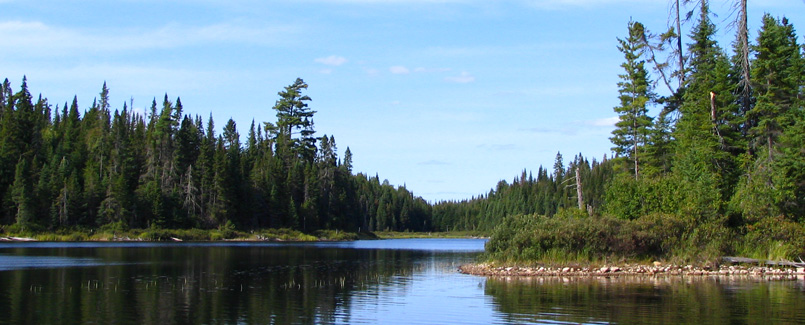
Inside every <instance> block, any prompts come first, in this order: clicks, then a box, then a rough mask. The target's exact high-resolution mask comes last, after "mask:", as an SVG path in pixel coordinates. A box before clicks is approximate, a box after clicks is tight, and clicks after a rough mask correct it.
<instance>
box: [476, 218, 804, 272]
mask: <svg viewBox="0 0 805 325" xmlns="http://www.w3.org/2000/svg"><path fill="white" fill-rule="evenodd" d="M722 256H744V257H750V258H756V259H761V260H797V259H798V258H799V257H801V256H805V227H804V226H803V225H802V224H799V223H797V222H793V221H790V220H787V219H785V218H768V220H766V221H764V222H759V223H755V224H752V225H751V226H743V227H730V226H728V225H727V220H725V219H719V218H713V219H711V220H707V221H702V220H694V219H692V218H686V217H680V216H677V215H671V214H652V215H648V216H644V217H639V218H636V219H631V220H629V219H618V218H613V217H607V216H594V217H588V216H587V215H586V213H583V212H580V211H579V210H575V209H573V210H565V211H561V212H560V213H559V214H557V215H555V216H553V217H544V216H535V215H524V216H511V217H508V218H506V219H505V220H504V221H503V222H502V223H501V224H500V225H498V226H497V227H496V228H495V230H494V231H493V233H492V236H491V240H490V241H489V243H487V246H486V261H487V262H489V263H493V264H496V265H537V264H539V265H606V264H611V263H617V264H620V263H644V264H649V263H652V262H653V261H663V262H667V263H678V264H694V265H705V264H717V263H718V261H719V260H720V258H721V257H722Z"/></svg>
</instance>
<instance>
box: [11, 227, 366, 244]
mask: <svg viewBox="0 0 805 325" xmlns="http://www.w3.org/2000/svg"><path fill="white" fill-rule="evenodd" d="M6 228H10V229H3V228H0V237H6V238H9V237H17V238H30V239H34V240H37V241H220V240H230V241H344V240H358V239H377V238H378V237H377V236H376V235H374V234H372V233H353V232H344V231H337V230H319V231H315V232H312V233H304V232H301V231H298V230H292V229H287V228H283V229H261V230H254V231H248V232H246V231H238V230H235V229H233V228H232V227H220V228H218V229H159V228H146V229H121V228H114V227H101V228H99V229H84V228H69V229H60V230H56V231H35V230H34V231H31V230H25V231H20V230H17V229H14V227H6Z"/></svg>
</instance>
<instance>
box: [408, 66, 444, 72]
mask: <svg viewBox="0 0 805 325" xmlns="http://www.w3.org/2000/svg"><path fill="white" fill-rule="evenodd" d="M448 71H450V68H425V67H417V68H414V72H418V73H428V72H448Z"/></svg>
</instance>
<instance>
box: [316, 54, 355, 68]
mask: <svg viewBox="0 0 805 325" xmlns="http://www.w3.org/2000/svg"><path fill="white" fill-rule="evenodd" d="M313 61H314V62H316V63H321V64H324V65H331V66H336V67H337V66H339V65H342V64H344V63H347V59H346V58H344V57H343V56H336V55H330V56H328V57H326V58H318V59H315V60H313Z"/></svg>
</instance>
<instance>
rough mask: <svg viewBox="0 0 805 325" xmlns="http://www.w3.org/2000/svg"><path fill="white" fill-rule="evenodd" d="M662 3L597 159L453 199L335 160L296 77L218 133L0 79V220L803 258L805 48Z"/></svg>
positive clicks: (639, 32)
mask: <svg viewBox="0 0 805 325" xmlns="http://www.w3.org/2000/svg"><path fill="white" fill-rule="evenodd" d="M671 3H672V10H671V12H672V13H675V16H673V17H672V18H673V19H672V23H671V24H670V25H671V26H672V27H671V28H670V29H669V30H667V31H665V32H663V33H659V34H655V33H652V32H650V31H649V30H648V29H647V28H646V27H645V26H644V25H643V24H641V23H639V22H636V21H630V22H628V24H627V27H628V28H627V30H626V31H627V32H626V33H625V37H623V38H619V39H618V42H617V44H616V46H617V48H618V49H619V50H620V51H621V52H622V53H623V57H624V61H623V63H622V64H621V67H622V68H623V70H622V74H620V75H619V78H620V81H619V82H618V89H619V94H618V99H619V105H617V106H616V107H614V112H615V113H617V114H618V116H619V121H618V122H617V124H616V128H615V130H614V131H613V132H612V137H611V138H610V140H611V141H612V144H613V148H612V150H613V152H614V153H615V154H614V155H613V156H612V157H609V158H607V157H606V156H604V157H602V159H601V160H600V161H599V160H597V159H588V158H585V157H583V156H582V155H581V154H579V155H576V156H574V157H573V159H572V160H570V161H568V162H567V163H565V160H564V159H563V156H562V155H561V154H557V156H556V160H555V163H554V166H553V168H552V169H548V168H544V167H539V169H538V171H537V172H536V175H534V174H532V173H531V172H529V171H527V170H524V171H523V172H522V174H521V175H519V176H518V177H515V178H514V179H513V180H512V181H511V182H507V181H500V182H499V183H498V184H497V186H496V187H495V188H494V189H492V190H490V192H489V193H486V194H482V195H479V196H477V197H474V198H471V199H467V200H463V201H446V202H438V203H435V204H429V203H428V202H426V201H425V200H423V199H422V198H419V197H415V196H414V195H413V194H412V193H411V192H409V191H408V190H407V189H405V187H396V188H395V187H393V186H391V185H390V184H388V182H382V183H381V182H380V179H379V177H377V176H374V177H369V176H367V175H363V174H357V175H354V174H353V173H352V159H353V157H352V153H351V152H350V150H349V148H347V149H346V151H345V153H344V157H343V158H339V157H338V155H337V152H338V150H337V147H336V142H335V138H334V137H332V136H326V135H324V136H320V137H319V136H316V131H315V129H314V124H313V117H314V115H315V111H313V110H312V109H311V108H310V107H309V106H308V103H309V102H310V101H311V99H310V98H309V97H308V96H306V95H304V94H303V92H304V91H305V90H306V89H307V84H305V83H304V81H302V80H301V79H297V80H296V81H295V82H294V83H293V84H291V85H289V86H287V87H285V89H283V90H282V91H280V92H279V93H278V95H279V99H278V100H277V102H276V104H275V105H274V107H273V109H274V110H275V111H276V116H277V119H276V121H274V122H264V123H262V124H255V123H254V122H252V125H251V126H250V127H249V129H248V135H246V136H241V135H240V133H239V131H238V129H237V127H236V125H235V122H234V121H232V120H229V121H228V122H227V123H226V124H225V126H224V127H223V129H222V130H221V133H220V134H219V133H216V128H215V124H214V122H213V120H212V118H211V117H210V118H209V119H208V120H207V122H206V123H205V122H204V121H203V120H202V118H201V117H199V116H189V115H184V114H183V107H182V104H181V100H180V99H178V98H177V99H176V100H175V102H174V101H170V100H169V99H168V96H167V95H165V98H164V99H163V101H162V105H158V104H157V101H156V100H154V101H153V103H152V104H151V109H150V112H148V113H147V114H146V115H147V116H143V115H141V114H137V113H135V112H133V111H132V110H131V109H130V107H129V106H127V104H126V103H123V106H122V108H119V109H114V110H112V109H111V104H110V103H109V102H108V94H109V90H108V89H107V87H106V85H105V84H104V86H103V87H102V90H101V92H100V95H99V97H98V98H97V99H96V100H95V101H94V102H93V103H92V105H90V106H89V107H88V108H86V109H85V110H84V111H83V113H82V112H81V109H80V108H79V105H78V103H77V100H76V99H73V102H72V103H65V104H64V105H63V106H61V108H60V106H59V105H56V106H55V108H54V107H52V105H51V104H50V103H48V101H47V99H45V98H43V97H42V96H41V95H40V96H39V98H38V99H36V100H34V99H33V97H32V96H31V94H30V92H29V90H28V88H27V85H26V80H25V79H23V81H22V85H21V87H20V88H19V90H17V91H16V92H14V91H13V89H12V86H11V85H10V84H9V82H8V80H6V81H5V82H4V83H3V85H2V91H0V227H3V228H4V229H5V230H7V231H21V230H25V229H33V230H54V229H63V228H81V229H87V228H89V229H91V228H93V227H99V226H104V225H120V226H125V227H140V228H145V227H151V228H205V229H211V228H216V227H222V226H225V227H228V228H232V227H236V228H238V229H241V230H250V229H265V228H291V229H296V230H301V231H305V232H310V231H315V230H319V229H338V230H347V231H376V230H413V231H445V230H450V231H453V230H475V231H483V232H491V233H492V235H493V236H492V238H493V239H492V241H490V244H489V245H488V247H487V248H488V251H490V253H491V254H492V256H495V254H497V256H505V257H518V256H519V257H522V258H527V259H539V258H544V257H545V256H546V254H549V255H550V254H554V255H556V256H559V255H568V254H578V253H580V252H581V253H583V254H582V255H585V256H588V257H589V256H608V255H620V256H627V257H628V256H644V257H645V256H655V257H656V256H668V255H673V256H679V255H687V256H688V257H690V256H719V255H723V254H732V253H735V254H745V255H752V256H760V257H768V256H776V257H784V258H791V257H794V256H801V255H803V254H805V98H803V96H805V54H803V52H805V47H803V46H802V45H800V44H799V43H798V39H799V38H798V36H797V35H796V32H795V29H794V27H793V26H792V25H791V24H790V23H789V22H788V20H786V19H785V18H777V17H772V16H770V15H764V16H763V18H762V25H761V28H760V30H759V31H758V32H757V36H756V37H755V38H754V39H751V40H750V36H749V33H748V28H747V21H746V20H747V12H746V10H747V9H746V0H738V1H735V4H736V6H735V9H736V10H735V15H734V16H735V18H736V19H735V21H734V22H731V23H729V24H730V25H731V26H734V28H735V30H736V31H737V32H736V39H735V41H734V42H732V44H731V46H730V50H729V51H728V50H725V49H724V48H722V46H721V45H719V44H718V42H717V41H716V40H715V38H716V37H715V36H716V26H715V24H714V23H713V21H712V17H713V13H712V12H711V11H710V9H709V6H708V2H707V1H706V0H699V1H682V2H681V3H680V1H672V2H671ZM685 6H688V7H690V8H685ZM686 9H690V11H689V12H688V13H687V15H685V11H686ZM686 18H690V22H691V23H692V24H693V25H692V27H691V28H690V32H689V34H688V35H687V36H684V35H682V34H683V33H682V32H680V30H681V27H680V26H681V25H682V23H683V22H684V21H686V20H687V19H686ZM725 24H726V23H725ZM683 43H686V44H687V46H686V47H683ZM657 88H659V89H660V90H661V91H659V92H658V91H657ZM660 92H661V93H664V94H665V95H659V94H658V93H660ZM650 108H656V109H657V110H658V111H659V113H658V114H657V115H656V116H649V111H650ZM242 139H245V143H241V141H242ZM680 251H683V252H682V253H680ZM557 252H558V253H557Z"/></svg>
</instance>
